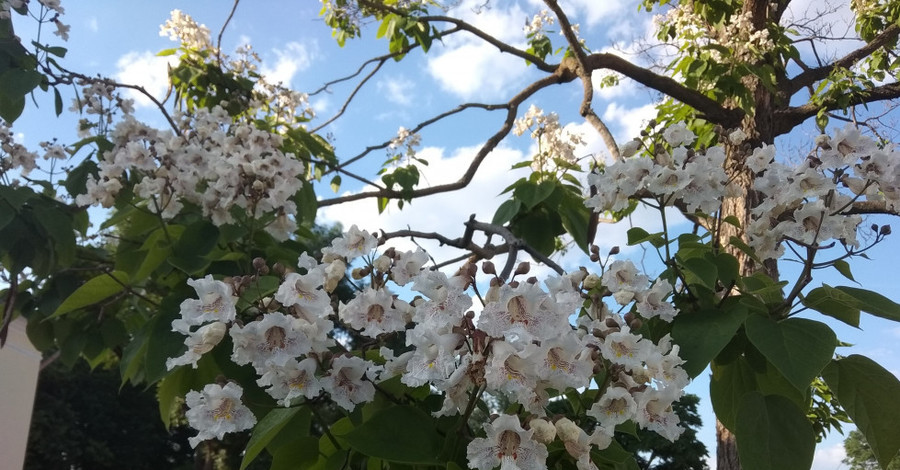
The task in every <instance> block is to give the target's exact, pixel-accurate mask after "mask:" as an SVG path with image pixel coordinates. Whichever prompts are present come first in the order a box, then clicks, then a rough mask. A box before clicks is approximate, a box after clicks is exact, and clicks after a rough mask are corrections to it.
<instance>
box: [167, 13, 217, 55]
mask: <svg viewBox="0 0 900 470" xmlns="http://www.w3.org/2000/svg"><path fill="white" fill-rule="evenodd" d="M159 35H160V36H164V37H165V36H168V37H169V39H171V40H173V41H178V42H180V43H181V44H182V45H184V47H185V48H188V49H194V50H214V48H213V45H212V41H211V40H210V36H209V28H207V27H206V26H205V25H202V24H198V23H197V22H196V21H194V18H192V17H191V15H188V14H185V13H183V12H182V11H181V10H172V13H171V18H170V19H168V20H166V23H165V24H164V25H162V26H160V28H159Z"/></svg>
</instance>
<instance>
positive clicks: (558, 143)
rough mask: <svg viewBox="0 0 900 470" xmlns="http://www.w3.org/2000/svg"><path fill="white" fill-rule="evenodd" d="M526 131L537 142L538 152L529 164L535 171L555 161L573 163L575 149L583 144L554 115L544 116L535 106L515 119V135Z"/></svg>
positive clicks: (581, 140)
mask: <svg viewBox="0 0 900 470" xmlns="http://www.w3.org/2000/svg"><path fill="white" fill-rule="evenodd" d="M527 131H531V137H532V138H534V139H536V140H537V142H538V152H537V154H536V155H535V156H534V158H533V159H532V163H531V168H532V169H533V170H535V171H542V170H546V169H547V168H548V167H549V166H550V164H551V163H554V162H556V161H557V160H559V161H561V162H567V163H573V162H575V160H576V157H575V148H576V147H577V146H578V145H584V143H585V142H584V138H583V137H582V136H581V134H576V133H573V132H570V131H568V130H566V129H564V128H563V127H562V126H560V125H559V116H558V115H557V114H556V113H550V114H544V111H543V110H541V109H540V108H538V107H537V106H535V105H531V107H529V108H528V111H527V112H525V115H524V116H522V117H521V118H519V119H516V122H515V128H514V129H513V133H515V134H516V135H522V134H524V133H525V132H527Z"/></svg>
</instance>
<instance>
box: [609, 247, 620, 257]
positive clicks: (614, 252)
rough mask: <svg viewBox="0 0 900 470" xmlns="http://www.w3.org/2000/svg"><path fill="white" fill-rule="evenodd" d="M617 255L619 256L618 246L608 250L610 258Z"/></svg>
mask: <svg viewBox="0 0 900 470" xmlns="http://www.w3.org/2000/svg"><path fill="white" fill-rule="evenodd" d="M617 254H619V246H618V245H616V246H614V247H612V248H610V249H609V255H610V256H613V255H617Z"/></svg>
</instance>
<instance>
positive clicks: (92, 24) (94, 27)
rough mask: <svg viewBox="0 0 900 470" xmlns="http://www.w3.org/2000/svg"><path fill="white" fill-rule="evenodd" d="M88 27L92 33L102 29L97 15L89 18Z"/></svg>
mask: <svg viewBox="0 0 900 470" xmlns="http://www.w3.org/2000/svg"><path fill="white" fill-rule="evenodd" d="M87 27H88V29H89V30H90V31H91V32H92V33H96V32H97V31H100V25H99V23H97V17H96V16H92V17H90V18H89V19H88V21H87Z"/></svg>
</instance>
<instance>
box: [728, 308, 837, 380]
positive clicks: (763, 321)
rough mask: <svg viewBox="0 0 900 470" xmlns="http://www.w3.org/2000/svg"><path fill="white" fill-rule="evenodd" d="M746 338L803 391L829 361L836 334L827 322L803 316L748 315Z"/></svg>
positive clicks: (745, 324) (835, 343) (835, 342)
mask: <svg viewBox="0 0 900 470" xmlns="http://www.w3.org/2000/svg"><path fill="white" fill-rule="evenodd" d="M744 326H745V328H746V331H747V338H748V339H749V340H750V342H751V343H753V345H754V346H756V348H757V349H759V352H761V353H762V354H763V356H765V357H766V359H768V360H769V362H771V363H772V365H774V366H775V367H776V368H777V369H778V371H779V372H781V373H782V375H784V377H785V378H786V379H787V380H788V381H789V382H790V383H791V384H792V385H793V386H794V387H795V388H796V389H797V390H800V391H805V390H807V389H808V388H809V385H810V384H811V383H812V381H813V379H815V378H816V377H818V376H819V374H820V373H821V372H822V369H823V368H824V367H825V366H826V365H827V364H828V363H829V361H831V357H832V356H833V355H834V349H835V347H837V336H835V334H834V332H833V331H831V328H829V327H828V325H826V324H824V323H821V322H817V321H814V320H807V319H805V318H788V319H787V320H783V321H781V322H776V321H774V320H771V319H769V318H766V317H763V316H762V315H751V316H750V317H749V318H747V321H746V322H745V323H744Z"/></svg>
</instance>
